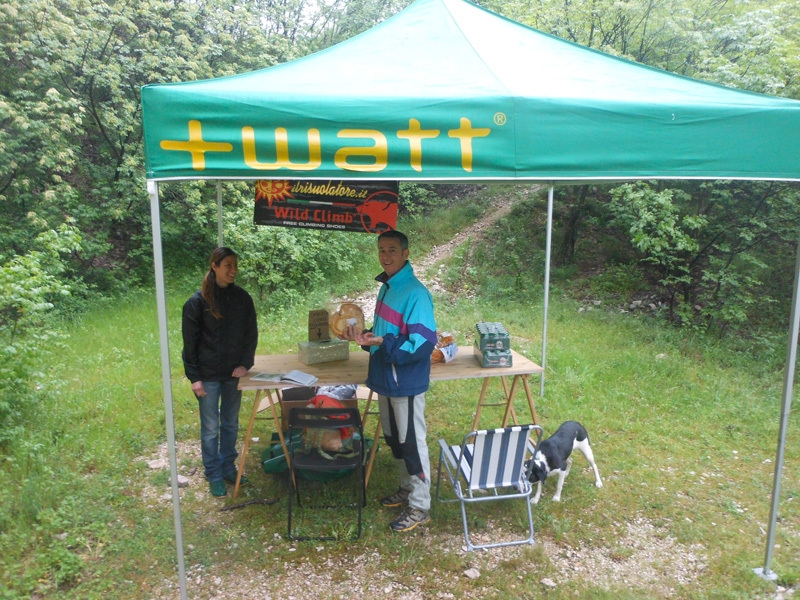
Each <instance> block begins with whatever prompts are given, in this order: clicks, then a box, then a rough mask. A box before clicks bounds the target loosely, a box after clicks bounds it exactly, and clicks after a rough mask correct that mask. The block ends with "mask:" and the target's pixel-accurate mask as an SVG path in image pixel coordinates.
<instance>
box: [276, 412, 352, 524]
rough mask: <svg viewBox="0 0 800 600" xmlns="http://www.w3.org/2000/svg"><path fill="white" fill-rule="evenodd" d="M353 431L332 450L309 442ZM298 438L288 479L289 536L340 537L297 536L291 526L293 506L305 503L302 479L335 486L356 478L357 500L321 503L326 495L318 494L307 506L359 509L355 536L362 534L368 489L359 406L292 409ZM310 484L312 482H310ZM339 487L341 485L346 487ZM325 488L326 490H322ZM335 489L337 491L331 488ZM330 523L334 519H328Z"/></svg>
mask: <svg viewBox="0 0 800 600" xmlns="http://www.w3.org/2000/svg"><path fill="white" fill-rule="evenodd" d="M343 430H345V431H350V432H352V434H353V435H352V437H350V438H349V439H348V441H347V442H346V444H345V445H344V446H343V447H342V448H341V449H339V450H336V451H333V450H331V449H330V448H326V447H325V444H324V443H323V444H322V445H316V444H311V445H309V444H308V440H314V439H315V440H323V439H326V438H327V439H330V436H331V435H333V438H334V439H337V438H339V436H340V432H341V431H343ZM295 438H297V439H298V440H300V441H298V443H292V445H291V449H290V460H289V464H290V471H291V477H290V478H289V486H290V490H289V523H288V527H289V538H290V539H293V540H337V539H340V537H339V536H331V535H327V536H316V537H313V536H307V535H304V536H299V535H295V532H294V529H293V525H292V505H293V501H294V500H295V499H296V500H297V505H298V507H301V506H303V502H302V500H301V493H300V481H302V480H306V481H308V482H313V481H316V482H322V483H324V484H325V486H326V487H327V486H330V487H333V486H334V485H335V484H337V483H338V482H339V481H340V480H341V482H342V484H343V485H344V484H345V483H348V482H350V481H352V480H353V479H355V482H356V487H355V489H354V490H353V491H354V492H355V494H353V495H354V496H355V501H354V502H348V503H346V504H342V503H334V504H322V505H321V504H320V503H319V502H317V501H318V500H319V498H320V497H322V496H325V495H326V494H316V495H315V496H314V500H316V501H315V502H314V503H313V506H312V505H311V504H310V503H309V502H306V503H305V504H306V507H305V508H307V509H309V510H310V509H316V508H326V509H338V508H356V509H357V511H358V528H357V531H356V533H355V535H354V536H352V539H358V538H359V537H360V536H361V509H362V508H363V506H364V505H365V504H366V490H365V484H364V456H365V455H364V432H363V428H362V426H361V415H360V414H359V412H358V408H292V409H291V410H290V411H289V439H290V440H294V439H295ZM308 485H309V486H310V485H311V484H310V483H309V484H308ZM343 485H342V486H340V487H343ZM323 491H325V490H323ZM332 491H335V490H332ZM326 522H327V523H328V524H331V523H333V520H332V519H326Z"/></svg>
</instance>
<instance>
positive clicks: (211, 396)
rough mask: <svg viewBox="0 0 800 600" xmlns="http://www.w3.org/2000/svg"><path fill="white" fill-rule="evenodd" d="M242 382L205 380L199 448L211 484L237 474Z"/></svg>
mask: <svg viewBox="0 0 800 600" xmlns="http://www.w3.org/2000/svg"><path fill="white" fill-rule="evenodd" d="M238 386H239V380H238V379H236V378H231V379H228V380H227V381H204V382H203V388H205V390H206V395H205V396H203V397H202V398H198V399H197V401H198V403H199V406H200V448H201V450H202V453H203V466H204V467H205V472H206V479H208V481H219V480H221V479H222V478H223V477H224V476H225V475H231V474H235V473H236V464H235V463H236V457H237V456H239V455H238V453H237V452H236V438H237V436H238V435H239V407H240V406H241V405H242V392H241V391H240V390H239V389H238Z"/></svg>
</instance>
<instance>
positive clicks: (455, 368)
mask: <svg viewBox="0 0 800 600" xmlns="http://www.w3.org/2000/svg"><path fill="white" fill-rule="evenodd" d="M511 357H512V358H511V362H512V366H511V367H492V368H483V367H481V366H480V365H479V364H478V361H477V359H476V358H475V357H474V356H473V351H472V346H459V347H458V352H457V353H456V356H455V358H454V359H453V360H451V361H450V362H449V363H434V364H432V365H431V381H447V380H451V379H475V378H485V377H504V376H514V375H531V374H533V373H541V372H542V371H543V369H542V367H540V366H539V365H537V364H536V363H534V362H533V361H531V360H528V359H527V358H526V357H524V356H522V355H521V354H519V353H518V352H515V351H514V350H512V351H511ZM368 361H369V353H368V352H365V351H363V350H361V349H358V350H355V351H353V350H351V352H350V358H349V359H348V360H337V361H334V362H327V363H317V364H315V365H305V364H303V363H302V362H300V360H299V359H298V357H297V355H296V354H275V355H269V356H267V355H264V356H256V363H255V365H253V368H252V369H250V371H249V372H248V374H247V376H245V377H242V378H241V379H240V380H239V389H240V390H265V389H278V388H285V387H291V386H289V385H287V384H286V383H285V382H281V383H278V382H270V381H253V380H252V376H253V375H255V374H256V373H261V372H265V373H288V372H289V371H291V370H293V369H297V370H299V371H303V372H304V373H310V374H311V375H315V376H316V377H318V378H319V380H318V381H317V382H316V383H315V384H314V385H318V386H322V385H347V384H353V383H356V384H363V383H364V382H365V381H366V380H367V367H368Z"/></svg>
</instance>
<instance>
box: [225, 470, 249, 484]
mask: <svg viewBox="0 0 800 600" xmlns="http://www.w3.org/2000/svg"><path fill="white" fill-rule="evenodd" d="M236 475H237V472H236V471H234V472H233V473H228V474H227V475H223V476H222V478H223V479H224V480H225V481H227V482H228V483H232V484H233V485H236ZM248 481H249V480H248V479H247V477H245V476H244V475H242V480H241V481H240V482H239V485H244V484H245V483H247V482H248Z"/></svg>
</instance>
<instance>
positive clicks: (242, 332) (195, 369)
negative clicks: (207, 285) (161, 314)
mask: <svg viewBox="0 0 800 600" xmlns="http://www.w3.org/2000/svg"><path fill="white" fill-rule="evenodd" d="M216 292H217V308H218V310H219V312H220V314H221V315H222V318H221V319H217V318H215V317H214V316H213V315H212V314H211V309H210V308H209V306H208V303H207V302H206V301H205V300H203V296H201V295H200V292H199V291H198V292H195V293H194V295H192V297H191V298H189V299H188V300H187V301H186V304H184V305H183V323H182V330H183V354H182V358H183V369H184V372H185V373H186V377H187V378H188V379H189V381H191V382H192V383H194V382H195V381H225V380H228V379H230V378H231V376H232V373H233V370H234V369H235V368H236V367H239V366H242V367H246V368H248V369H249V368H250V367H252V366H253V363H254V362H255V354H256V346H257V345H258V324H257V322H256V310H255V307H254V306H253V299H252V298H251V297H250V294H248V293H247V292H246V291H244V290H243V289H242V288H240V287H238V286H237V285H234V284H231V285H229V286H227V287H224V288H221V287H217V289H216Z"/></svg>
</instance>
